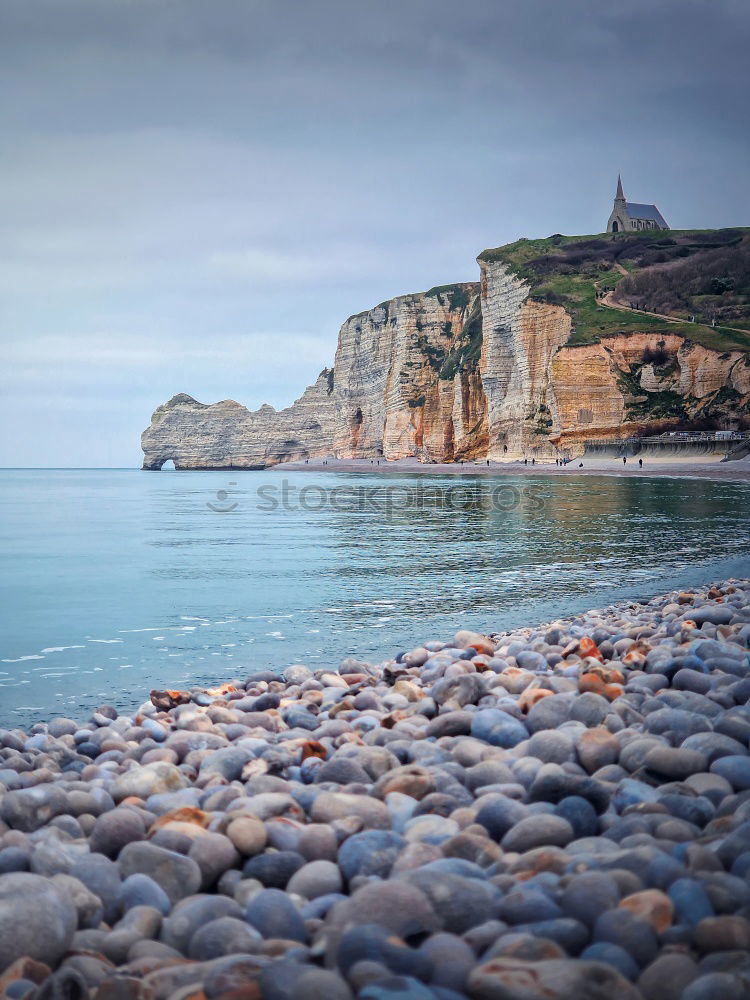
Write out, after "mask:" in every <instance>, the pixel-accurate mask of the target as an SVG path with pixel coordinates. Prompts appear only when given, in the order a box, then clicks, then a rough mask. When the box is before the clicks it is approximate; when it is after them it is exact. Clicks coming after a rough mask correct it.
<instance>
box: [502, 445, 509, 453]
mask: <svg viewBox="0 0 750 1000" xmlns="http://www.w3.org/2000/svg"><path fill="white" fill-rule="evenodd" d="M507 454H508V446H507V444H504V445H503V455H507Z"/></svg>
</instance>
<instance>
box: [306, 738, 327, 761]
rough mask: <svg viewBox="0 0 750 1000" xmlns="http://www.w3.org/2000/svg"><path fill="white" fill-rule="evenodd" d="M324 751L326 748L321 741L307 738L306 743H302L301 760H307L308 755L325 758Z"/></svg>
mask: <svg viewBox="0 0 750 1000" xmlns="http://www.w3.org/2000/svg"><path fill="white" fill-rule="evenodd" d="M326 753H327V751H326V748H325V747H324V746H323V744H322V743H319V742H318V741H317V740H308V741H307V743H303V744H302V757H301V760H307V758H308V757H319V758H320V759H321V760H325V759H326Z"/></svg>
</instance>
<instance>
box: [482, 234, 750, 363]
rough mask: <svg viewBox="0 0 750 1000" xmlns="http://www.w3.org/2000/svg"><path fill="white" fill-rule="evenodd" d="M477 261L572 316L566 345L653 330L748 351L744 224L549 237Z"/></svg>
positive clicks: (749, 290) (749, 287)
mask: <svg viewBox="0 0 750 1000" xmlns="http://www.w3.org/2000/svg"><path fill="white" fill-rule="evenodd" d="M479 260H480V261H486V262H493V261H498V262H501V263H503V264H505V265H506V266H507V267H508V268H509V269H510V270H511V272H512V273H513V274H515V275H516V276H517V277H518V278H520V279H522V280H523V281H525V282H527V283H528V284H529V285H530V286H531V296H532V298H534V299H535V300H537V301H541V302H548V303H550V304H554V305H560V306H563V308H565V309H566V310H567V311H568V312H569V313H570V314H571V316H572V317H573V329H572V332H571V337H570V340H569V341H568V343H569V344H571V345H578V344H590V343H596V342H597V341H598V340H600V339H601V337H606V336H611V335H614V334H618V333H626V334H627V333H637V332H642V333H654V332H662V333H665V334H667V333H672V334H677V335H680V336H683V337H686V338H688V339H690V340H692V341H694V342H695V343H698V344H702V345H703V346H705V347H708V348H711V349H712V350H718V351H750V333H747V332H745V331H747V330H749V329H750V229H748V228H743V229H741V228H736V229H716V230H712V229H708V230H679V231H678V230H670V231H658V232H654V231H653V230H651V231H644V232H640V233H617V234H613V233H605V234H602V235H592V236H562V235H560V234H556V235H555V236H550V237H548V238H546V239H540V240H527V239H521V240H516V242H515V243H509V244H508V245H507V246H503V247H498V248H497V249H494V250H485V251H484V252H483V253H482V254H480V256H479ZM611 291H613V292H614V296H613V298H614V301H615V302H619V303H621V304H622V305H625V306H635V307H636V308H638V309H642V310H647V311H648V312H659V313H662V314H664V315H667V316H670V317H674V318H675V319H676V320H677V322H669V321H667V320H664V319H660V318H658V317H656V316H649V315H647V314H646V313H639V312H628V311H623V310H619V309H615V308H612V307H610V306H607V305H604V304H603V303H602V302H601V300H600V299H599V298H598V297H597V292H599V293H600V294H601V293H606V292H611ZM690 316H694V317H695V322H690ZM712 319H713V321H714V324H715V325H712V324H711V320H712Z"/></svg>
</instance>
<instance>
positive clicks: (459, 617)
mask: <svg viewBox="0 0 750 1000" xmlns="http://www.w3.org/2000/svg"><path fill="white" fill-rule="evenodd" d="M0 536H1V544H0V551H1V556H0V558H2V570H3V573H2V612H1V615H2V620H1V622H0V625H1V628H0V726H4V727H11V728H12V727H14V726H21V725H23V726H27V725H29V724H30V723H32V722H34V721H38V720H43V719H48V718H50V717H52V716H56V715H66V716H73V717H74V718H80V719H85V718H86V717H87V715H88V713H89V712H90V711H91V710H92V709H93V708H95V707H96V706H97V705H98V704H101V703H103V702H108V703H111V704H114V705H115V706H117V707H118V708H119V709H122V710H127V709H133V708H135V707H136V706H137V705H138V704H139V703H140V702H141V701H143V700H145V699H146V698H147V697H148V692H149V690H150V689H152V688H159V689H163V688H166V687H168V688H181V687H185V686H188V685H193V684H198V685H213V684H217V683H221V682H223V681H225V680H229V679H231V678H240V679H241V678H243V677H246V676H247V675H248V674H249V673H251V672H253V671H258V670H268V669H271V670H278V671H280V670H283V668H284V667H285V666H288V665H289V664H291V663H305V664H307V665H308V666H310V667H311V668H314V669H316V668H321V667H330V666H332V667H335V666H336V665H338V663H339V662H340V661H341V659H342V658H344V657H346V656H354V657H358V658H362V659H384V658H386V657H389V656H392V655H394V654H396V653H397V652H399V650H402V649H405V648H411V647H413V646H415V645H417V644H418V643H419V642H420V641H424V640H426V639H431V638H437V639H448V638H449V637H450V636H451V635H452V634H453V633H454V632H455V631H456V630H457V629H463V628H470V629H476V630H478V631H481V632H496V631H501V630H503V629H508V628H511V627H517V626H522V625H526V624H528V625H534V624H538V623H540V622H544V621H548V620H551V619H553V618H556V617H559V616H563V615H566V616H567V615H571V614H574V613H576V612H579V611H583V610H585V609H587V608H592V607H601V606H603V605H605V604H607V603H611V602H614V601H622V600H631V599H635V598H643V597H648V596H651V595H653V594H656V593H658V592H660V591H663V590H666V589H671V588H673V587H689V586H690V585H691V584H698V583H701V582H706V581H709V580H712V579H720V578H722V577H726V576H730V575H734V576H739V575H742V574H745V575H748V574H750V484H746V483H741V482H711V481H707V480H698V479H679V478H669V479H652V478H648V477H643V476H640V475H638V474H633V475H632V476H619V477H614V476H613V477H607V476H601V477H593V476H592V477H586V478H584V477H579V476H575V475H566V476H562V477H554V476H549V477H545V476H534V477H523V476H517V477H508V476H502V477H499V476H498V477H493V476H472V475H469V474H467V475H462V476H449V477H446V476H437V475H435V476H432V475H419V474H414V473H402V472H398V473H397V472H393V473H390V472H385V471H383V470H381V471H380V472H379V473H378V474H370V473H367V472H364V473H341V472H330V473H325V472H323V473H321V472H284V471H281V470H276V471H274V470H271V471H266V472H240V471H226V472H174V471H172V472H168V471H162V472H160V473H146V472H141V471H138V470H135V469H122V470H70V469H68V470H2V471H0Z"/></svg>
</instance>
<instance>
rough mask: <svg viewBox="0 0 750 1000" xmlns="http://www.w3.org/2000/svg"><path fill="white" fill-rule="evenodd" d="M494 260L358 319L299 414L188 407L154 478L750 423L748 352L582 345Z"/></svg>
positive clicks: (168, 417)
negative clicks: (179, 471) (163, 471)
mask: <svg viewBox="0 0 750 1000" xmlns="http://www.w3.org/2000/svg"><path fill="white" fill-rule="evenodd" d="M483 258H484V255H483V257H480V259H479V264H480V278H481V280H480V282H479V283H474V282H466V283H463V284H456V285H447V286H441V287H439V288H433V289H430V290H429V291H428V292H424V293H420V294H415V295H404V296H400V297H399V298H396V299H392V300H391V301H389V302H383V303H381V304H380V305H378V306H376V307H375V308H374V309H370V310H368V311H366V312H363V313H359V314H357V315H356V316H352V317H351V318H350V319H348V320H347V321H346V322H345V323H344V325H343V326H342V328H341V332H340V334H339V340H338V347H337V350H336V358H335V364H334V368H333V369H324V371H323V372H322V373H321V374H320V376H319V377H318V379H317V381H316V382H315V384H314V385H312V386H310V387H309V388H308V389H306V390H305V392H304V393H303V395H302V396H301V397H300V398H299V399H298V400H297V401H296V402H295V403H294V404H293V405H292V406H290V407H287V408H286V409H283V410H279V411H277V410H275V409H274V408H273V407H271V406H262V407H261V408H260V409H259V410H256V411H250V410H248V409H246V408H245V407H244V406H241V405H240V404H239V403H236V402H234V401H233V400H224V401H222V402H220V403H214V404H212V405H205V404H203V403H199V402H197V401H196V400H194V399H193V398H192V397H190V396H187V395H185V394H180V395H177V396H174V397H173V398H172V399H171V400H169V402H168V403H165V404H163V405H162V406H160V407H158V409H157V410H156V411H155V413H154V415H153V417H152V420H151V425H150V426H149V427H148V428H147V430H146V431H144V433H143V437H142V447H143V451H144V456H145V457H144V463H143V465H144V468H146V469H159V468H161V467H162V465H163V464H164V462H166V461H167V460H169V459H171V460H173V461H174V463H175V466H176V467H177V468H196V469H199V468H264V467H267V466H270V465H276V464H278V463H280V462H284V461H294V460H301V459H306V458H316V457H323V456H336V457H338V458H376V457H378V458H379V457H384V458H385V459H399V458H404V457H408V456H415V457H416V458H418V459H419V460H420V461H422V462H433V461H435V462H446V461H447V462H451V461H456V460H459V459H483V458H485V457H487V458H490V459H495V460H497V459H500V460H502V459H503V458H508V459H511V458H518V457H519V456H524V455H527V456H532V455H536V456H538V457H544V456H554V455H555V454H559V453H561V452H567V453H569V454H577V453H578V452H580V451H581V450H582V448H583V442H584V441H585V440H587V439H592V438H597V439H602V438H604V439H607V438H611V439H613V440H614V439H617V438H622V437H625V436H628V435H629V434H632V433H634V432H636V431H637V430H639V429H643V428H644V427H646V428H647V427H648V426H650V425H653V426H656V425H657V424H658V425H660V426H663V425H664V423H665V422H666V423H667V424H669V423H671V424H674V425H677V423H679V422H680V421H685V420H690V419H696V418H700V417H706V416H712V417H721V418H722V419H723V420H726V419H728V418H729V419H731V418H733V417H734V418H735V419H736V418H737V417H738V416H740V415H742V414H747V413H748V412H750V410H749V408H750V355H749V354H748V353H747V352H743V351H740V350H734V351H725V352H719V351H718V350H710V349H709V348H707V347H704V346H701V345H699V344H695V343H693V342H691V341H690V340H688V339H687V338H686V337H685V336H683V335H682V334H679V335H678V334H676V333H673V332H670V330H669V326H668V324H664V327H665V328H664V329H656V330H654V329H653V323H651V324H650V328H649V329H648V330H645V329H644V331H643V332H637V331H636V332H633V331H632V329H631V330H630V331H629V332H627V333H624V332H622V333H611V332H607V333H606V334H602V335H601V336H600V337H599V339H598V341H597V342H593V343H585V344H576V343H575V341H574V340H573V339H572V333H573V332H574V331H573V327H572V324H573V321H572V317H571V315H570V313H569V312H568V311H566V309H565V308H563V306H561V305H556V304H552V303H550V302H544V301H538V300H536V299H535V298H534V297H533V295H532V294H531V286H530V285H529V284H528V283H526V282H525V281H524V280H523V279H522V278H520V277H518V276H517V275H516V274H515V273H514V272H513V271H512V270H511V268H510V267H508V266H507V264H505V263H503V262H502V261H500V260H497V259H491V258H490V259H483ZM602 308H606V307H604V306H602ZM631 327H632V320H631Z"/></svg>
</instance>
